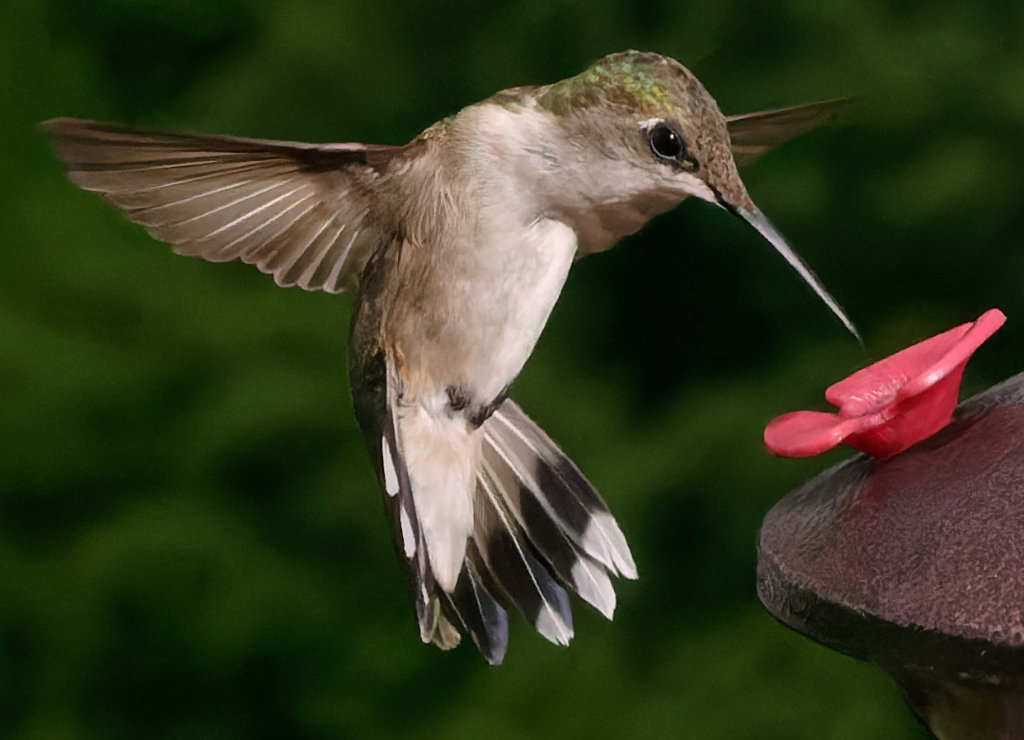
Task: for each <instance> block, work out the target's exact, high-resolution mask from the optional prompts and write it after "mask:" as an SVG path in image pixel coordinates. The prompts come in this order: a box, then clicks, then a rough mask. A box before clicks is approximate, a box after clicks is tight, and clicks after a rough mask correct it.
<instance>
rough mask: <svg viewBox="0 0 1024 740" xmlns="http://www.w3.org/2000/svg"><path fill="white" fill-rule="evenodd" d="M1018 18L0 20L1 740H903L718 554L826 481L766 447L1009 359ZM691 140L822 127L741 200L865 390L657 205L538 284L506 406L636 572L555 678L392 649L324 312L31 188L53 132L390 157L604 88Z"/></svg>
mask: <svg viewBox="0 0 1024 740" xmlns="http://www.w3.org/2000/svg"><path fill="white" fill-rule="evenodd" d="M1022 9H1024V6H1022V5H1021V4H1020V3H1008V2H993V3H964V2H962V1H961V0H928V1H927V2H924V1H923V0H922V1H921V2H915V3H891V4H884V3H879V2H860V1H855V0H838V1H836V2H828V3H824V2H811V1H810V0H803V1H801V0H791V1H790V2H775V1H773V2H768V1H767V0H756V1H754V2H749V1H744V2H738V1H734V2H728V1H727V2H723V1H722V0H691V1H689V2H663V1H661V0H651V1H649V2H643V3H638V2H635V0H601V1H593V2H588V3H585V4H583V3H581V4H574V3H570V2H565V1H562V0H527V1H526V2H517V3H511V2H499V1H492V2H489V3H486V4H483V3H481V4H477V3H470V2H465V1H456V2H444V3H440V2H433V1H430V2H419V3H401V2H398V1H397V0H372V1H371V0H351V1H350V2H328V1H327V0H287V1H285V0H245V2H243V1H242V0H229V1H227V2H219V3H211V2H209V0H176V1H174V2H157V1H156V0H148V1H146V2H138V1H137V0H95V1H94V2H88V3H85V2H81V1H80V0H43V1H40V0H7V2H6V4H5V9H4V11H3V17H4V20H3V29H2V30H0V152H2V155H3V156H2V164H0V240H2V245H0V250H2V252H0V254H2V269H0V393H2V403H0V443H2V453H0V736H3V737H13V738H79V737H90V738H96V737H102V738H138V737H154V738H196V737H203V738H276V737H293V738H311V739H312V738H344V737H371V736H410V737H412V736H415V737H423V738H435V737H436V738H446V739H448V738H460V737H465V738H477V737H502V738H536V737H545V736H549V737H561V738H593V737H618V736H627V737H634V738H663V737H669V736H677V737H686V738H766V739H770V738H816V739H820V738H844V739H851V740H852V739H854V738H865V739H867V738H872V739H874V738H880V737H885V738H920V737H922V733H921V731H920V730H919V729H918V728H917V727H916V725H915V724H914V722H913V721H912V720H911V719H910V718H909V716H908V714H907V713H906V712H905V710H904V709H903V707H902V704H901V701H900V698H899V694H898V692H897V690H896V689H895V687H894V686H893V685H892V684H891V683H890V681H889V680H888V678H887V677H886V676H885V675H884V674H883V673H882V672H881V671H879V670H878V669H875V668H874V667H872V666H869V665H865V664H862V663H858V662H856V661H854V660H852V659H850V658H846V657H843V656H840V655H837V654H834V653H831V652H829V651H827V650H825V649H824V648H820V647H818V646H816V645H814V644H812V643H810V642H808V641H806V640H804V639H803V638H800V637H799V636H797V635H795V634H793V633H791V632H789V631H787V630H786V629H784V628H782V627H780V626H778V625H777V624H776V623H775V622H774V621H773V620H772V619H771V618H770V617H769V616H768V615H767V614H766V613H765V612H764V611H763V610H762V609H761V608H760V606H759V605H758V603H757V601H756V598H755V596H754V562H755V543H756V537H757V530H758V526H759V523H760V520H761V517H762V516H763V515H764V513H765V511H767V509H768V508H769V507H770V506H771V505H772V503H773V502H774V501H776V500H777V499H778V498H779V497H780V496H782V495H783V494H784V493H785V492H786V491H787V490H789V489H791V488H793V487H794V486H796V485H797V484H798V483H799V482H800V481H802V480H803V479H805V478H806V477H808V476H810V475H811V474H813V473H815V472H817V471H818V470H821V469H823V468H824V467H826V466H827V465H828V464H830V463H832V462H836V461H838V460H840V459H842V458H843V457H844V456H845V454H846V453H843V452H834V453H831V455H829V456H827V457H825V458H817V459H812V460H805V461H790V460H779V459H775V458H772V457H771V456H769V455H768V454H767V453H766V452H765V451H764V449H763V447H762V443H761V430H762V427H763V425H764V423H765V422H766V421H768V420H769V419H770V418H771V417H773V416H774V415H776V414H779V413H782V412H785V411H788V410H792V409H796V408H821V407H822V406H823V403H824V402H823V401H822V400H821V399H822V392H823V390H824V388H825V387H826V386H827V385H828V384H829V383H831V382H833V381H835V380H837V379H839V378H841V377H844V376H845V375H847V374H848V373H849V372H851V371H852V370H854V369H856V368H858V367H860V366H863V365H864V364H865V363H867V362H869V361H870V360H873V359H878V358H880V357H882V356H884V355H886V354H888V353H890V352H892V351H895V350H897V349H899V348H901V347H903V346H906V345H907V344H909V343H911V342H913V341H915V340H918V339H921V338H923V337H926V336H929V335H931V334H934V333H937V332H938V331H941V330H943V329H946V328H949V327H951V326H953V325H956V324H959V323H962V322H964V321H968V320H971V319H973V318H975V317H976V316H978V315H979V314H980V313H981V312H982V311H983V310H985V309H987V308H989V307H991V306H998V307H1000V308H1002V309H1003V310H1004V311H1005V312H1006V313H1007V315H1008V316H1009V321H1008V323H1007V325H1006V326H1005V327H1004V328H1003V329H1002V330H1001V331H1000V332H999V333H998V334H997V335H996V336H995V337H994V338H993V339H992V340H991V342H990V343H989V344H988V345H987V346H986V347H985V348H983V349H982V350H981V352H980V353H979V355H978V357H977V358H976V360H975V361H974V362H973V363H972V365H971V366H970V368H969V369H968V372H967V376H966V382H965V391H966V392H973V391H976V390H979V389H981V388H984V387H986V386H988V385H990V384H991V383H993V382H995V381H997V380H1000V379H1002V378H1004V377H1006V376H1008V375H1010V374H1013V373H1015V372H1017V371H1018V370H1019V369H1020V367H1021V358H1020V352H1019V350H1018V349H1017V348H1019V347H1020V346H1022V341H1024V335H1022V332H1024V296H1022V291H1021V288H1022V286H1024V259H1022V258H1024V251H1022V250H1021V248H1020V247H1021V240H1022V221H1024V209H1022V205H1024V195H1022V190H1021V188H1020V187H1019V185H1018V181H1019V179H1020V173H1021V172H1024V146H1022V145H1024V44H1022V43H1021V37H1020V33H1021V29H1022V28H1024V10H1022ZM630 47H634V48H641V49H648V50H654V51H659V52H662V53H665V54H668V55H671V56H674V57H676V58H678V59H680V60H681V61H682V62H683V63H684V64H686V65H688V66H690V67H691V68H692V69H693V70H694V71H695V72H696V73H697V74H698V76H699V77H700V78H701V79H702V80H703V81H704V82H705V84H706V86H707V87H708V88H709V90H711V92H712V94H713V95H715V96H716V98H717V99H718V101H719V103H720V104H721V106H722V108H723V109H724V110H725V111H726V112H727V113H739V112H746V111H748V110H756V109H759V108H765V107H773V106H780V105H787V104H793V103H798V102H807V101H813V100H820V99H824V98H831V97H836V96H842V95H859V96H861V98H862V100H861V106H860V110H859V115H858V117H857V120H856V121H855V122H854V123H853V124H852V125H850V126H846V127H839V128H834V129H830V130H825V131H820V132H815V133H813V134H811V135H808V136H806V137H805V138H803V139H801V140H798V141H796V142H793V143H792V144H790V145H788V146H786V147H785V148H783V149H781V150H779V151H777V152H774V153H772V154H770V155H768V156H766V157H765V158H764V159H762V160H761V161H760V162H758V163H757V164H756V165H754V166H753V167H752V168H750V169H749V170H747V171H746V172H745V180H746V183H747V185H748V188H749V190H750V192H751V194H752V196H753V197H754V199H755V200H756V201H757V203H758V204H759V205H760V207H761V208H762V210H764V211H765V212H766V213H767V214H769V216H770V217H771V218H772V219H773V220H774V221H775V222H776V224H777V225H778V226H779V228H780V229H781V230H782V231H783V232H784V233H785V234H786V235H787V236H788V238H789V239H790V241H791V242H792V243H793V244H794V245H795V246H796V247H797V248H798V249H799V250H800V251H801V252H802V254H803V255H804V257H805V258H806V259H807V260H808V261H809V262H810V263H811V265H813V267H814V268H815V270H816V271H817V272H818V274H819V275H820V276H821V277H822V279H823V280H824V281H825V283H826V284H827V285H828V287H829V288H830V290H832V291H833V292H834V294H835V295H836V296H837V298H838V299H839V300H840V302H842V303H843V304H844V306H845V307H846V308H847V309H848V310H849V312H850V314H851V315H852V317H853V318H854V320H855V321H856V322H857V323H858V324H859V326H860V328H861V329H862V332H863V334H864V338H865V345H866V349H864V350H862V349H861V348H860V347H859V346H858V345H857V344H856V342H855V341H854V340H852V339H851V338H850V337H849V336H848V335H846V334H845V333H844V331H843V329H842V328H841V326H840V325H839V324H838V322H836V321H835V320H834V319H833V318H831V317H830V315H829V314H828V312H827V310H826V309H825V308H824V306H822V305H821V304H820V303H818V302H817V301H816V299H815V298H814V297H813V295H812V294H811V293H810V291H809V290H807V289H806V288H805V287H804V286H802V285H801V284H800V282H799V281H798V279H797V278H796V277H795V275H794V274H792V273H791V271H790V270H789V269H788V268H787V267H786V266H785V265H784V264H783V263H782V261H781V260H780V259H778V258H777V257H776V256H775V255H774V254H772V253H771V250H770V249H769V248H768V247H767V246H766V245H765V244H764V243H763V242H761V240H760V239H759V238H758V237H757V236H756V235H755V234H753V233H752V232H749V231H748V230H746V229H745V228H744V227H743V226H742V225H741V224H740V223H739V222H737V221H735V220H734V219H731V218H730V217H728V216H727V215H726V214H725V213H724V212H722V211H720V210H718V209H715V208H712V207H709V206H706V205H704V204H701V203H697V202H687V203H685V204H684V205H682V206H681V207H680V208H679V209H677V210H676V211H675V212H673V213H671V214H668V215H666V216H664V217H661V218H660V219H658V220H657V221H655V222H654V223H652V224H651V225H650V226H649V227H648V228H647V229H645V230H644V231H643V232H642V233H641V234H639V235H637V236H635V237H633V238H630V239H627V240H625V241H624V242H623V243H622V244H620V245H619V246H618V247H617V248H616V249H614V250H612V251H611V252H609V253H607V254H602V255H598V256H595V257H591V258H588V259H586V260H583V261H582V262H581V263H579V264H578V265H577V266H576V267H575V268H574V274H573V275H572V276H571V277H570V279H569V283H568V286H567V288H566V290H565V293H564V294H563V297H562V300H561V302H560V303H559V305H558V306H557V308H556V309H555V312H554V315H553V317H552V319H551V322H550V324H549V326H548V329H547V331H546V333H545V335H544V337H543V338H542V340H541V342H540V344H539V346H538V348H537V350H536V352H535V354H534V357H533V358H532V360H531V361H530V363H528V365H527V368H526V370H525V371H524V373H523V374H522V376H521V377H520V379H519V380H518V381H517V383H516V385H515V387H514V388H513V395H514V396H515V397H516V398H517V399H518V400H519V401H520V402H521V403H522V404H523V406H524V407H525V408H526V409H527V411H528V412H530V413H531V414H532V415H533V416H534V417H535V418H536V419H537V420H538V421H539V422H541V424H542V425H543V426H544V427H545V428H546V429H547V430H548V431H549V432H550V433H551V435H552V436H553V437H554V438H555V439H557V440H559V441H560V442H561V444H562V445H563V447H564V448H565V449H566V450H567V451H568V452H569V453H570V454H571V455H572V456H573V457H574V458H575V459H576V461H577V462H578V463H579V464H580V466H581V467H582V468H583V469H584V470H585V471H586V472H587V474H588V475H589V477H590V478H591V479H592V480H593V481H594V482H595V483H596V484H597V486H598V487H599V488H600V489H601V490H602V491H603V492H604V494H605V497H606V499H607V500H608V502H609V504H610V506H611V508H612V509H613V511H614V512H615V513H616V515H617V516H618V518H619V521H620V522H621V524H622V527H623V529H624V530H625V532H626V533H627V535H628V536H629V538H630V541H631V543H632V546H633V550H634V553H635V555H636V559H637V563H638V566H639V569H640V573H641V579H640V580H639V581H637V582H635V583H632V582H630V583H623V584H621V585H620V588H619V594H620V601H619V609H618V613H617V615H616V619H615V621H614V622H613V623H607V622H605V621H604V620H603V619H602V618H601V617H600V616H599V615H597V614H596V613H594V612H593V611H592V610H589V609H588V608H587V607H585V606H582V605H580V606H578V608H577V610H576V614H577V637H576V640H575V641H574V643H573V645H572V646H571V647H570V648H569V649H560V648H556V647H553V646H551V645H549V644H547V643H546V642H544V641H543V640H542V639H541V638H540V637H538V636H537V635H535V634H533V633H532V632H531V631H530V630H529V629H528V628H527V626H526V625H525V623H523V622H522V621H521V620H518V619H517V620H516V621H515V624H514V627H513V634H512V638H511V644H510V649H509V654H508V658H507V660H506V663H505V665H504V666H503V667H502V668H500V669H497V670H495V669H491V668H488V667H487V666H486V665H485V664H484V663H483V661H482V660H481V659H480V658H479V656H478V655H476V653H475V652H474V650H473V649H472V648H471V647H467V646H463V647H462V648H460V649H458V650H456V651H454V652H453V653H448V654H445V653H442V652H440V651H438V650H435V649H433V648H431V647H427V646H423V645H421V644H420V643H419V640H418V636H417V632H416V628H415V624H414V620H413V617H412V608H411V605H410V603H409V602H408V599H407V596H406V587H405V584H404V582H403V577H402V573H401V569H400V567H399V565H398V563H397V559H396V558H395V555H394V550H393V545H392V543H391V540H390V537H391V536H390V527H389V526H388V525H387V523H386V522H385V519H384V513H383V507H382V506H381V503H380V501H379V500H378V496H379V494H378V492H377V490H376V484H375V481H374V478H373V476H372V474H371V471H370V467H369V465H368V461H367V456H366V452H365V450H364V449H363V447H362V440H361V437H360V435H359V433H358V431H357V429H356V426H355V422H354V421H353V418H352V412H351V407H350V400H349V396H348V390H347V380H346V377H345V337H346V333H347V320H348V316H349V312H350V308H351V300H350V299H349V298H348V297H345V296H334V297H332V296H328V295H322V294H309V293H304V292H302V291H300V290H281V289H278V288H277V287H275V286H274V284H273V282H272V281H271V280H270V279H269V278H268V277H266V276H263V275H260V274H259V273H258V272H256V271H255V270H254V269H253V268H251V267H247V266H244V265H237V264H228V265H210V264H206V263H203V262H200V261H194V260H188V259H184V258H180V257H176V256H173V255H172V254H171V251H170V249H169V248H167V247H166V246H164V245H161V244H159V243H155V242H153V241H152V240H150V239H149V238H148V236H147V235H146V234H145V233H144V231H143V230H142V229H141V228H139V227H136V226H133V225H131V224H129V223H128V222H127V221H125V220H124V219H123V218H122V217H121V216H120V215H119V214H117V213H116V212H115V211H114V210H113V209H112V208H110V207H109V206H107V205H105V204H103V203H102V202H100V201H99V200H98V199H97V198H95V197H94V196H91V195H88V194H85V193H82V192H79V191H78V190H76V189H75V188H73V187H72V186H70V185H69V184H68V183H67V182H66V181H65V180H64V179H63V177H62V175H61V171H60V167H59V166H58V165H57V164H56V163H55V162H54V161H53V160H52V158H51V156H50V154H49V150H48V147H47V144H46V141H45V140H44V137H43V136H42V135H41V133H40V132H39V131H38V130H37V129H36V127H35V126H36V124H37V123H38V122H39V121H42V120H44V119H47V118H50V117H54V116H79V117H89V118H99V119H112V120H118V121H122V122H125V123H131V124H137V125H147V126H157V127H166V128H179V129H191V130H201V131H211V132H222V133H234V134H239V135H247V136H261V137H277V138H287V139H292V140H311V141H372V142H379V143H401V142H403V141H406V140H408V139H409V138H411V137H412V136H414V135H415V134H416V133H418V132H419V131H420V130H421V129H422V128H424V127H425V126H427V125H428V124H430V123H431V122H433V121H434V120H436V119H437V118H439V117H441V116H443V115H446V114H448V113H451V112H453V111H455V110H457V109H458V108H459V107H461V106H463V105H465V104H468V103H471V102H473V101H476V100H479V99H481V98H483V97H486V96H487V95H489V94H491V93H492V92H494V91H495V90H498V89H501V88H503V87H508V86H512V85H517V84H526V83H542V82H550V81H553V80H556V79H560V78H562V77H566V76H569V75H572V74H575V73H577V72H579V71H581V70H582V69H583V68H584V67H585V66H587V65H588V64H589V63H590V62H592V61H593V60H594V59H596V58H598V57H600V56H602V55H603V54H605V53H608V52H611V51H616V50H621V49H624V48H630Z"/></svg>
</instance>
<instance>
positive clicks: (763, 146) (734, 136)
mask: <svg viewBox="0 0 1024 740" xmlns="http://www.w3.org/2000/svg"><path fill="white" fill-rule="evenodd" d="M850 102H851V101H850V100H849V99H848V98H839V99H836V100H824V101H822V102H820V103H808V104H806V105H795V106H792V107H790V108H777V109H775V110H765V111H758V112H756V113H744V114H742V115H739V116H728V117H727V118H726V123H727V125H728V127H729V139H730V140H731V142H732V156H733V159H734V160H736V164H737V166H740V167H742V166H743V165H748V164H750V163H751V162H753V161H754V160H756V159H757V158H758V157H760V156H761V155H762V154H764V153H765V152H767V151H768V150H769V149H774V148H775V147H777V146H779V145H780V144H785V143H786V142H787V141H789V140H790V139H793V138H796V137H797V136H800V135H801V134H805V133H807V132H808V131H813V130H814V129H816V128H821V127H822V126H832V125H835V124H836V123H839V121H840V120H841V114H842V113H843V112H844V111H845V110H846V109H848V108H849V106H850Z"/></svg>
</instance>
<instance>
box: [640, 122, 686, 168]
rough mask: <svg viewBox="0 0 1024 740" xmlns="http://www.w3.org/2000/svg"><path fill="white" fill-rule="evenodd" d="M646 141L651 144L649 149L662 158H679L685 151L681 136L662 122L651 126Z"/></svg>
mask: <svg viewBox="0 0 1024 740" xmlns="http://www.w3.org/2000/svg"><path fill="white" fill-rule="evenodd" d="M648 141H649V142H650V144H651V151H652V152H654V153H655V154H656V155H658V156H659V157H661V158H662V159H675V160H679V159H681V158H682V156H683V153H684V152H685V151H686V146H685V145H684V144H683V137H682V136H681V135H680V134H679V132H678V131H676V130H675V129H673V128H672V127H670V126H668V125H666V124H664V123H659V124H657V125H655V126H652V127H651V130H650V133H649V134H648Z"/></svg>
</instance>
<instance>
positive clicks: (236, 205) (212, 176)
mask: <svg viewBox="0 0 1024 740" xmlns="http://www.w3.org/2000/svg"><path fill="white" fill-rule="evenodd" d="M43 129H44V130H45V131H46V132H47V133H48V134H49V135H50V137H51V141H52V144H53V149H54V153H55V154H56V156H57V158H58V159H60V160H61V161H62V162H63V163H64V165H65V167H66V169H67V175H68V178H69V179H70V180H71V181H72V182H73V183H75V184H76V185H78V186H79V187H81V188H83V189H85V190H89V191H92V192H95V193H97V194H99V195H100V196H102V197H104V198H105V199H107V200H108V201H110V202H111V203H113V204H114V205H115V206H117V207H118V208H120V209H121V210H122V211H123V212H124V213H125V215H126V216H128V218H130V219H131V220H133V221H135V222H137V223H140V224H142V225H143V226H145V227H146V229H147V230H148V231H149V232H150V234H152V235H153V236H154V237H156V238H157V239H161V240H163V241H166V242H169V243H170V244H171V245H172V246H173V247H174V250H175V251H176V252H178V253H179V254H185V255H191V256H197V257H202V258H204V259H207V260H210V261H213V262H224V261H228V260H236V259H237V260H241V261H243V262H247V263H249V264H253V265H255V266H256V267H257V268H258V269H260V270H261V271H262V272H265V273H268V274H270V275H273V276H274V279H275V280H276V281H277V282H278V284H280V285H285V286H289V285H298V286H300V287H302V288H305V289H307V290H325V291H328V292H338V291H341V290H344V289H346V288H349V287H352V286H354V285H355V284H356V283H357V281H358V278H359V275H360V273H361V272H362V269H363V267H364V265H365V264H366V260H367V259H368V258H369V255H370V253H371V251H372V250H373V248H374V246H375V244H376V239H375V237H374V235H373V232H372V228H371V226H372V224H371V221H372V206H373V203H372V202H371V201H372V197H373V193H374V189H375V188H376V187H378V185H379V183H380V182H382V181H383V180H384V179H386V177H387V172H388V168H389V167H390V166H391V165H392V162H393V161H394V160H395V158H396V157H399V156H401V155H402V154H403V153H405V152H408V151H409V147H381V146H367V145H362V144H325V145H320V144H301V143H296V142H284V141H270V140H263V139H246V138H241V137H233V136H216V135H204V134H178V133H158V132H143V131H134V130H131V129H128V128H124V127H121V126H118V125H115V124H109V123H101V122H97V121H83V120H77V119H70V118H62V119H55V120H52V121H48V122H47V123H44V124H43Z"/></svg>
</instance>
